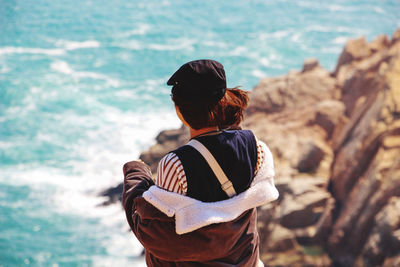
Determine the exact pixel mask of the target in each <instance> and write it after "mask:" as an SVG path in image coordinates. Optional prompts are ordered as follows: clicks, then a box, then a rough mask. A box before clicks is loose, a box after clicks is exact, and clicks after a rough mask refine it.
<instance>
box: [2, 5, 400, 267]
mask: <svg viewBox="0 0 400 267" xmlns="http://www.w3.org/2000/svg"><path fill="white" fill-rule="evenodd" d="M399 14H400V2H399V1H397V0H392V1H372V0H371V1H354V0H353V1H344V0H343V1H339V0H334V1H330V3H329V4H322V3H320V2H319V1H310V0H304V1H289V0H287V1H283V0H279V1H209V0H207V1H183V0H182V1H177V0H174V1H172V0H171V1H154V0H149V1H141V2H138V1H115V0H108V1H88V0H81V1H75V0H69V1H48V0H47V1H45V0H37V1H15V0H0V99H1V100H0V266H22V265H33V266H122V265H129V264H130V265H131V266H144V263H143V259H142V258H141V257H140V252H141V248H140V245H139V243H138V242H137V241H136V240H135V239H134V237H133V236H132V235H131V234H130V233H129V232H128V227H127V224H126V222H125V217H124V214H123V213H122V210H121V208H120V206H119V205H111V206H108V207H98V205H99V204H100V203H102V201H104V199H101V198H99V197H97V194H98V192H100V191H102V190H103V189H105V188H107V187H109V186H113V185H116V184H118V182H120V181H121V179H122V174H121V166H122V164H123V163H124V162H126V161H129V160H133V159H136V158H137V157H138V155H139V153H140V151H141V150H143V149H145V148H146V147H148V146H149V145H151V144H152V142H153V138H154V137H155V135H156V134H157V132H158V131H159V130H161V129H165V128H174V127H178V126H179V122H178V120H177V119H176V117H175V115H174V110H173V106H172V105H171V103H170V99H169V88H168V87H167V86H166V85H165V81H166V80H167V79H168V77H169V75H171V74H172V72H174V71H175V70H176V69H177V68H178V67H179V66H180V65H181V64H182V63H184V62H186V61H189V60H193V59H198V58H213V59H216V60H218V61H220V62H222V63H223V64H224V65H225V68H226V72H227V77H228V86H231V87H233V86H236V85H242V86H243V88H244V89H248V90H251V88H252V87H253V86H254V85H256V84H257V82H258V81H259V79H260V78H261V77H265V76H276V75H282V74H285V73H286V72H288V71H289V70H290V69H299V68H301V66H302V62H303V61H304V59H306V58H308V57H316V58H318V59H319V60H320V63H321V64H322V65H323V66H324V67H325V68H327V69H330V70H332V69H333V68H334V67H335V64H336V60H337V57H338V55H339V53H340V51H341V49H342V47H343V45H344V43H345V41H346V40H347V39H348V38H354V37H357V36H360V35H364V36H366V38H367V39H368V40H372V39H373V38H374V37H375V36H377V35H379V34H387V35H390V36H391V35H392V33H393V32H394V31H395V29H396V28H397V27H398V26H400V15H399Z"/></svg>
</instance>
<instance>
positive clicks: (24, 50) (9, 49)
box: [0, 46, 65, 56]
mask: <svg viewBox="0 0 400 267" xmlns="http://www.w3.org/2000/svg"><path fill="white" fill-rule="evenodd" d="M64 53H65V50H64V49H59V48H50V49H44V48H32V47H13V46H6V47H0V55H6V54H42V55H49V56H59V55H62V54H64Z"/></svg>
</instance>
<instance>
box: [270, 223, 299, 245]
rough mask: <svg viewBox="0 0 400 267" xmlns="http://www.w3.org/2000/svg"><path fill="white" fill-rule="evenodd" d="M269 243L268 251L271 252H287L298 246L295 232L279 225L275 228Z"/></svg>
mask: <svg viewBox="0 0 400 267" xmlns="http://www.w3.org/2000/svg"><path fill="white" fill-rule="evenodd" d="M267 242H268V245H267V246H266V250H267V251H271V252H280V251H287V250H291V249H294V248H295V247H296V246H298V244H297V241H296V238H295V235H294V234H293V232H292V231H290V230H288V229H286V228H284V227H282V226H280V225H278V224H277V225H275V226H274V228H273V230H272V231H271V234H270V235H269V237H268V240H267Z"/></svg>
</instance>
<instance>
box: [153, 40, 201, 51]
mask: <svg viewBox="0 0 400 267" xmlns="http://www.w3.org/2000/svg"><path fill="white" fill-rule="evenodd" d="M194 43H195V41H194V40H190V39H185V38H180V39H173V40H167V42H166V43H163V44H149V45H148V46H147V48H149V49H152V50H159V51H174V50H194V47H193V45H194Z"/></svg>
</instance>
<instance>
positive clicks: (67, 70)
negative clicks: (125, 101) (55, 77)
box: [50, 61, 120, 87]
mask: <svg viewBox="0 0 400 267" xmlns="http://www.w3.org/2000/svg"><path fill="white" fill-rule="evenodd" d="M50 68H51V69H52V70H55V71H57V72H60V73H63V74H67V75H71V76H72V77H75V78H89V79H94V80H104V81H106V82H107V84H109V85H110V86H112V87H119V86H120V81H118V80H116V79H112V78H110V77H108V76H107V75H104V74H101V73H97V72H89V71H75V70H74V69H72V68H71V67H70V66H69V64H68V63H67V62H65V61H55V62H52V63H51V65H50Z"/></svg>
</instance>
